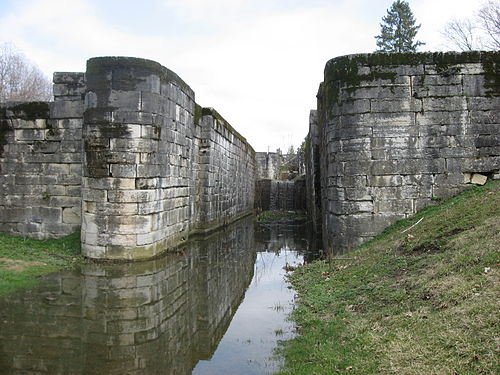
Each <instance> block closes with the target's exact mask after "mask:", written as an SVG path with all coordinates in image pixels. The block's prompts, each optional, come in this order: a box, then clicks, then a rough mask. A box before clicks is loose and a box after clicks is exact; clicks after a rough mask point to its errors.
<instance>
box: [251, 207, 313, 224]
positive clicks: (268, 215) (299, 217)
mask: <svg viewBox="0 0 500 375" xmlns="http://www.w3.org/2000/svg"><path fill="white" fill-rule="evenodd" d="M306 219H307V216H306V214H305V212H303V211H285V210H273V211H262V212H261V213H259V214H258V215H257V221H258V222H259V223H273V222H288V221H304V220H306Z"/></svg>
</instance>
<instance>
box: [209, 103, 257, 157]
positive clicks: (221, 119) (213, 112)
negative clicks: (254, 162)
mask: <svg viewBox="0 0 500 375" xmlns="http://www.w3.org/2000/svg"><path fill="white" fill-rule="evenodd" d="M203 116H212V117H214V118H216V119H217V121H219V122H220V123H221V124H222V126H224V127H225V128H226V129H227V130H228V131H229V132H230V133H231V134H233V135H234V136H235V137H236V138H238V139H239V140H240V141H241V142H243V143H244V144H245V145H246V147H247V149H249V150H250V152H252V154H253V155H255V150H254V149H253V147H252V146H250V144H249V143H248V141H247V140H246V138H245V137H243V136H242V135H241V134H240V133H238V132H237V131H236V130H235V129H234V128H233V127H232V126H231V124H229V122H227V121H226V120H225V119H224V117H222V116H221V115H220V114H219V112H217V111H216V110H215V109H213V108H210V107H207V108H202V109H201V116H200V117H203Z"/></svg>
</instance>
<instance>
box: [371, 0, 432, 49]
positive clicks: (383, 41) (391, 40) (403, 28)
mask: <svg viewBox="0 0 500 375" xmlns="http://www.w3.org/2000/svg"><path fill="white" fill-rule="evenodd" d="M382 21H383V23H381V24H380V28H381V30H380V35H377V36H376V37H375V39H376V40H377V47H378V50H377V52H416V50H417V47H418V46H421V45H424V44H425V43H422V42H419V41H414V39H415V36H416V35H417V32H418V29H420V25H415V18H414V17H413V13H412V11H411V9H410V6H409V5H408V3H407V2H406V1H402V0H396V1H395V2H394V3H392V6H391V8H390V9H388V10H387V15H386V16H385V17H382Z"/></svg>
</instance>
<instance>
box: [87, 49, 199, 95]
mask: <svg viewBox="0 0 500 375" xmlns="http://www.w3.org/2000/svg"><path fill="white" fill-rule="evenodd" d="M113 69H133V70H138V71H145V72H148V73H151V74H157V75H158V76H159V77H160V79H161V80H162V81H166V82H175V83H176V84H177V85H179V87H181V88H182V90H183V91H184V92H186V93H189V94H190V96H191V97H193V98H194V92H193V90H192V89H191V88H190V87H189V85H188V84H187V83H186V82H184V81H183V80H182V79H181V78H180V77H179V76H178V75H177V74H175V73H174V72H172V71H171V70H170V69H167V68H165V67H164V66H163V65H161V64H159V63H157V62H156V61H152V60H147V59H141V58H137V57H124V56H105V57H94V58H91V59H89V60H87V71H86V73H87V75H100V74H103V73H106V72H108V71H110V70H113Z"/></svg>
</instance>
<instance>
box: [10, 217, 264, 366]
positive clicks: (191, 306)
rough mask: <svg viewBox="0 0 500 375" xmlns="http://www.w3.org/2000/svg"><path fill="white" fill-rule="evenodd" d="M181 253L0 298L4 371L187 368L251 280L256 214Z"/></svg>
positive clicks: (218, 332)
mask: <svg viewBox="0 0 500 375" xmlns="http://www.w3.org/2000/svg"><path fill="white" fill-rule="evenodd" d="M182 251H183V253H182V254H177V255H174V254H173V255H169V256H167V257H165V258H161V259H157V260H151V261H144V262H138V263H127V264H109V265H95V264H94V265H88V266H86V267H84V269H83V270H82V272H81V273H80V274H71V273H63V274H54V275H52V276H49V278H48V280H47V281H46V285H45V286H44V287H43V289H42V290H43V291H42V292H36V291H33V292H25V293H18V294H14V295H11V296H9V297H6V298H4V299H2V300H0V306H2V308H1V309H0V316H1V319H0V373H2V374H11V373H25V372H26V371H31V372H33V373H36V372H37V371H38V372H40V373H49V374H56V375H57V374H61V375H62V374H125V373H134V374H190V373H191V370H192V369H193V368H194V366H195V365H196V363H197V362H198V360H200V359H207V358H209V357H211V355H212V354H213V351H214V350H215V348H216V346H217V344H218V342H219V341H220V339H221V338H222V335H223V334H224V332H225V331H226V329H227V327H228V324H229V322H230V320H231V318H232V316H233V314H234V313H235V311H236V309H237V307H238V305H239V304H240V302H241V300H242V298H243V295H244V292H245V290H246V288H247V287H248V285H249V283H250V281H251V279H252V276H253V264H254V262H255V254H256V253H255V244H254V234H253V225H252V220H251V219H250V220H248V219H245V220H243V221H241V222H239V223H237V224H235V225H234V226H231V227H229V229H228V230H226V231H220V232H216V233H214V234H212V235H211V236H210V237H209V238H208V239H207V240H203V241H202V240H197V241H193V242H190V243H189V244H188V245H187V246H186V247H185V248H184V249H182Z"/></svg>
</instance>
